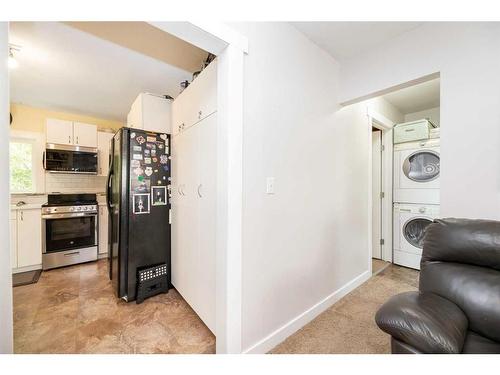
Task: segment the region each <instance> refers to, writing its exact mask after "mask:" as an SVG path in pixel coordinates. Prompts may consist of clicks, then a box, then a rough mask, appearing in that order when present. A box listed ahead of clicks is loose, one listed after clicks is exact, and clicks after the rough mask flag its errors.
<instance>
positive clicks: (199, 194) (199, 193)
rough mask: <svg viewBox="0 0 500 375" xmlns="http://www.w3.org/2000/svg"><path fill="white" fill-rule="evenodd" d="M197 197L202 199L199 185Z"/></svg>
mask: <svg viewBox="0 0 500 375" xmlns="http://www.w3.org/2000/svg"><path fill="white" fill-rule="evenodd" d="M198 196H199V197H200V198H202V197H203V196H202V195H201V184H199V185H198Z"/></svg>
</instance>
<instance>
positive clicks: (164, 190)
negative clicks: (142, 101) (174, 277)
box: [106, 128, 171, 303]
mask: <svg viewBox="0 0 500 375" xmlns="http://www.w3.org/2000/svg"><path fill="white" fill-rule="evenodd" d="M170 165H171V163H170V136H169V135H168V134H162V133H152V132H148V131H144V130H140V129H133V128H122V129H120V130H119V131H118V132H117V133H116V134H115V136H114V137H113V139H112V140H111V148H110V168H109V174H108V180H107V191H106V199H107V205H108V211H109V224H108V226H109V227H108V239H109V240H108V254H109V255H108V261H109V262H108V263H109V277H110V279H111V282H112V285H113V289H114V290H115V293H116V295H117V297H119V298H123V299H124V300H126V301H129V302H130V301H134V300H136V301H137V302H138V303H139V302H142V301H143V300H144V299H145V298H147V297H149V296H151V295H155V294H158V293H161V292H167V291H168V289H169V288H170V286H171V277H170V272H171V264H170V253H171V242H170V237H171V230H170V198H169V191H170Z"/></svg>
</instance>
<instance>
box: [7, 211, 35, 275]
mask: <svg viewBox="0 0 500 375" xmlns="http://www.w3.org/2000/svg"><path fill="white" fill-rule="evenodd" d="M13 211H14V210H13ZM11 215H12V216H11V233H10V238H11V254H13V253H15V255H14V256H12V268H13V269H14V272H22V271H24V270H29V269H36V268H41V265H42V210H41V209H40V208H33V209H19V210H15V214H14V213H11ZM14 216H15V217H16V218H15V221H14V219H13V217H14ZM14 259H15V260H14Z"/></svg>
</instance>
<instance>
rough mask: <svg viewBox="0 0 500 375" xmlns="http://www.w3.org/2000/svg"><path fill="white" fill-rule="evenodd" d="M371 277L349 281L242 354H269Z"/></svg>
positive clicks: (363, 274) (361, 277) (365, 276)
mask: <svg viewBox="0 0 500 375" xmlns="http://www.w3.org/2000/svg"><path fill="white" fill-rule="evenodd" d="M370 277H371V272H370V271H365V272H363V273H362V274H360V275H359V276H356V277H355V278H354V279H352V280H351V281H349V282H348V283H347V284H345V285H344V286H342V287H341V288H339V289H337V290H336V291H335V292H333V293H332V294H330V295H329V296H327V297H326V298H324V299H323V300H321V301H320V302H318V303H317V304H315V305H314V306H312V307H311V308H309V309H308V310H306V311H304V312H303V313H302V314H300V315H298V316H297V317H295V318H294V319H292V320H290V321H289V322H288V323H286V324H285V325H283V326H282V327H280V328H278V329H277V330H276V331H274V332H272V333H271V334H270V335H269V336H267V337H265V338H263V339H262V340H260V341H259V342H257V343H256V344H254V345H252V346H251V347H250V348H248V349H245V350H244V351H243V353H245V354H265V353H267V352H269V351H270V350H271V349H272V348H274V347H275V346H276V345H278V344H279V343H281V342H283V341H284V340H285V339H286V338H287V337H288V336H290V335H291V334H293V333H295V332H297V331H298V330H299V329H300V328H302V327H303V326H305V325H306V324H307V323H309V322H310V321H311V320H313V319H314V318H316V317H317V316H318V315H319V314H321V313H322V312H323V311H325V310H327V309H328V308H329V307H330V306H332V305H333V304H334V303H335V302H337V301H338V300H339V299H341V298H342V297H344V296H345V295H346V294H348V293H350V292H352V291H353V290H354V289H356V288H357V287H358V286H360V285H361V284H363V283H364V282H365V281H366V280H368V279H369V278H370Z"/></svg>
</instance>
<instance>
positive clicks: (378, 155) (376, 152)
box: [372, 127, 383, 259]
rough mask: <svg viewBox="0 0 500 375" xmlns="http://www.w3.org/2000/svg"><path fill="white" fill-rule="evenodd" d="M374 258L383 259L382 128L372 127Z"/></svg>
mask: <svg viewBox="0 0 500 375" xmlns="http://www.w3.org/2000/svg"><path fill="white" fill-rule="evenodd" d="M372 197H373V198H372V199H373V202H372V258H373V259H382V245H383V239H382V197H383V191H382V130H380V129H377V128H375V127H372Z"/></svg>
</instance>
